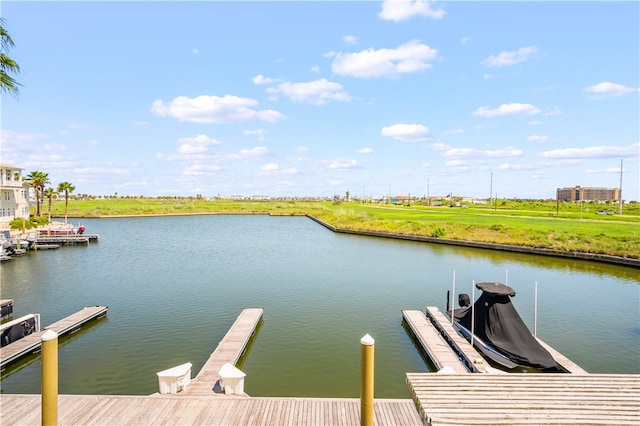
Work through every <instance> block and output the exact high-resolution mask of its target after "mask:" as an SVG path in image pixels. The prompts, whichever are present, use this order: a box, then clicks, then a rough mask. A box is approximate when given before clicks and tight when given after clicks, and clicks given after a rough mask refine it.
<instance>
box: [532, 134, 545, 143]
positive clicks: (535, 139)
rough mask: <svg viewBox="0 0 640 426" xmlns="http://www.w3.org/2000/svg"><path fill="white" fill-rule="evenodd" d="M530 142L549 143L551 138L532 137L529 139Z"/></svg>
mask: <svg viewBox="0 0 640 426" xmlns="http://www.w3.org/2000/svg"><path fill="white" fill-rule="evenodd" d="M527 141H528V142H547V141H549V136H546V135H544V136H543V135H531V136H529V137H528V138H527Z"/></svg>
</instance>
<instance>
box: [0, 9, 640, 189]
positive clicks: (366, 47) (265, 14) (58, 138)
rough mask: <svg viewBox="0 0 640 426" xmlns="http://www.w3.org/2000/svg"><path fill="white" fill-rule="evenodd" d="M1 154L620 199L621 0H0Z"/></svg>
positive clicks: (319, 180)
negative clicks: (0, 62) (567, 190)
mask: <svg viewBox="0 0 640 426" xmlns="http://www.w3.org/2000/svg"><path fill="white" fill-rule="evenodd" d="M2 16H3V17H4V18H5V19H6V24H5V25H6V28H7V29H8V31H9V33H10V34H11V36H12V38H13V40H14V42H15V47H14V48H12V49H11V50H10V56H11V57H13V58H14V59H15V60H16V61H17V62H18V64H19V65H20V67H21V72H20V74H19V75H18V76H17V77H18V80H19V81H20V82H21V83H22V84H23V87H21V90H20V95H19V96H18V97H17V98H16V97H13V96H11V95H2V151H1V154H2V156H1V159H0V161H1V162H2V163H8V164H11V165H14V166H19V167H22V168H24V169H25V173H28V172H30V171H33V170H39V171H44V172H48V173H49V177H50V179H51V182H52V185H54V186H56V185H57V184H58V183H59V182H62V181H69V182H71V183H72V184H74V185H75V187H76V191H75V192H76V193H87V194H93V195H112V194H114V193H118V195H145V196H160V195H183V196H188V195H196V194H202V195H203V196H205V197H212V196H216V195H218V194H220V195H247V196H249V195H269V196H332V195H333V194H340V195H344V194H345V192H346V191H349V192H350V193H351V194H352V195H357V196H363V195H364V196H365V197H369V196H372V197H382V196H386V195H388V194H389V193H391V195H411V196H424V195H426V194H427V193H428V194H429V195H432V196H433V195H446V194H449V193H453V194H454V195H459V196H469V197H480V198H487V197H489V196H490V195H491V193H493V195H497V196H498V197H509V198H512V197H516V198H554V197H555V190H556V188H558V187H569V186H574V185H581V186H596V187H612V188H613V187H618V186H619V183H620V164H621V160H622V161H623V166H624V171H623V174H622V187H623V198H624V199H625V200H640V190H639V186H640V172H639V164H638V163H639V157H640V118H639V117H640V107H639V105H640V102H639V98H640V91H639V87H640V82H639V78H640V77H639V76H640V29H639V27H640V25H639V21H640V3H638V2H637V1H633V2H631V1H629V2H609V1H607V2H551V1H549V2H546V1H538V2H482V1H476V2H460V1H450V2H429V3H427V2H422V1H418V2H416V1H411V2H409V1H394V2H391V3H390V2H373V1H357V2H338V1H335V2H331V1H326V2H304V1H299V2H284V1H278V2H242V1H234V2H217V1H200V2H162V1H156V2H153V1H147V2H124V1H122V2H119V1H112V2H16V1H3V2H2Z"/></svg>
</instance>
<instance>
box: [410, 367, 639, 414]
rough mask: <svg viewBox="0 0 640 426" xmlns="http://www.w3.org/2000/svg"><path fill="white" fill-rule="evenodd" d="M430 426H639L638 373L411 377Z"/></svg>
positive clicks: (417, 397)
mask: <svg viewBox="0 0 640 426" xmlns="http://www.w3.org/2000/svg"><path fill="white" fill-rule="evenodd" d="M407 385H408V386H409V390H410V392H411V395H412V398H413V400H414V402H415V404H416V407H417V408H418V411H419V412H420V415H421V416H422V418H423V419H424V421H425V424H427V425H429V426H443V425H510V426H525V425H639V424H640V375H637V374H584V375H583V374H553V373H540V374H532V373H528V374H527V373H510V374H497V375H496V374H459V375H455V374H436V373H407Z"/></svg>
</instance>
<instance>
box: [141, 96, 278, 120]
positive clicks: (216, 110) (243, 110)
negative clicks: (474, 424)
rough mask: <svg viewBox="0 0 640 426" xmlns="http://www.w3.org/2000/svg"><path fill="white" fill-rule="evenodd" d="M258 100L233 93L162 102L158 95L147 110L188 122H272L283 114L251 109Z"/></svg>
mask: <svg viewBox="0 0 640 426" xmlns="http://www.w3.org/2000/svg"><path fill="white" fill-rule="evenodd" d="M257 105H258V101H256V100H254V99H248V98H240V97H238V96H233V95H225V96H224V97H219V96H204V95H203V96H198V97H195V98H187V97H186V96H178V97H177V98H175V99H173V100H172V101H170V102H167V103H165V102H164V101H162V100H161V99H158V100H156V101H154V102H153V104H152V106H151V111H152V112H153V113H154V114H156V115H158V116H160V117H166V116H169V117H174V118H176V119H178V120H179V121H188V122H191V123H215V124H219V123H237V122H244V121H250V120H256V119H258V120H263V121H268V122H271V123H275V122H277V121H279V120H281V119H283V118H285V116H284V115H283V114H281V113H279V112H277V111H273V110H255V109H254V107H256V106H257Z"/></svg>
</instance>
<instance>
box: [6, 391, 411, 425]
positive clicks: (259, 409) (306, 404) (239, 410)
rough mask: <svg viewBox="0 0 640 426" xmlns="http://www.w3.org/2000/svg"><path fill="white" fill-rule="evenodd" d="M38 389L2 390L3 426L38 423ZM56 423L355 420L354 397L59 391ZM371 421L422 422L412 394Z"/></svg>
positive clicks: (382, 403) (389, 403) (381, 407)
mask: <svg viewBox="0 0 640 426" xmlns="http://www.w3.org/2000/svg"><path fill="white" fill-rule="evenodd" d="M40 399H41V397H40V395H7V394H2V395H0V407H1V410H2V411H1V413H0V414H1V416H0V420H1V423H2V425H3V426H23V425H25V426H28V425H34V426H39V425H40V424H41V409H40V404H41V402H40ZM58 424H59V425H60V426H64V425H83V426H91V425H110V426H120V425H145V426H146V425H183V426H186V425H207V426H254V425H255V426H258V425H263V426H264V425H267V426H271V425H277V426H287V425H291V426H307V425H308V426H354V425H359V424H360V400H359V399H357V398H349V399H345V398H225V397H220V398H210V397H206V396H190V397H188V398H184V397H180V396H177V395H162V396H115V395H59V396H58ZM373 424H374V425H379V426H394V425H398V426H399V425H402V426H422V424H423V423H422V420H421V419H420V415H419V414H418V412H417V411H416V408H415V405H414V404H413V401H411V400H410V399H402V400H398V399H376V400H375V401H374V423H373Z"/></svg>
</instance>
